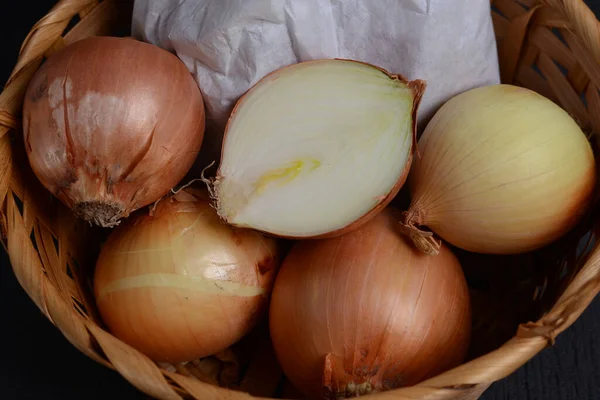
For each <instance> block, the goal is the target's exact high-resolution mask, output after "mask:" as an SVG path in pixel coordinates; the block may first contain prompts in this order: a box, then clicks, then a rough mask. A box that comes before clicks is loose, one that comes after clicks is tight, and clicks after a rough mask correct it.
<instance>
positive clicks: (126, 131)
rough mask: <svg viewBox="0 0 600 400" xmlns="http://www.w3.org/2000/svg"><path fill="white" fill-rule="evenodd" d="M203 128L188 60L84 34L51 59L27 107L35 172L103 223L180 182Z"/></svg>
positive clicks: (73, 204) (86, 216)
mask: <svg viewBox="0 0 600 400" xmlns="http://www.w3.org/2000/svg"><path fill="white" fill-rule="evenodd" d="M204 124H205V114H204V103H203V100H202V95H201V93H200V89H199V88H198V86H197V84H196V82H195V81H194V79H193V77H192V75H191V74H190V73H189V71H188V70H187V68H186V67H185V65H184V64H183V63H182V62H181V61H180V60H179V59H178V58H177V57H176V56H175V55H173V54H171V53H169V52H167V51H165V50H163V49H160V48H159V47H156V46H153V45H150V44H147V43H143V42H139V41H136V40H134V39H130V38H116V37H92V38H87V39H83V40H80V41H78V42H75V43H73V44H71V45H69V46H67V47H66V48H65V49H63V50H61V51H59V52H58V53H56V54H54V55H52V56H51V57H50V58H49V59H48V60H47V61H46V62H45V63H44V64H43V65H42V66H41V68H40V69H39V70H38V71H37V72H36V74H35V76H34V77H33V79H32V81H31V83H30V84H29V87H28V89H27V93H26V96H25V101H24V105H23V134H24V141H25V148H26V151H27V155H28V157H29V161H30V164H31V167H32V168H33V171H34V172H35V174H36V175H37V177H38V178H39V179H40V181H41V182H42V184H43V185H44V186H45V187H46V188H47V189H48V190H50V191H51V192H52V193H53V194H54V195H56V196H57V197H58V198H59V199H60V200H62V201H63V202H64V203H65V204H66V205H67V206H68V207H70V208H72V209H73V211H74V212H75V214H76V215H77V216H78V217H81V218H83V219H85V220H87V221H91V222H94V223H96V224H98V225H101V226H114V225H116V224H117V223H118V221H119V220H120V219H121V218H123V217H126V216H127V215H129V213H130V212H132V211H134V210H136V209H138V208H140V207H143V206H145V205H147V204H150V203H153V202H155V201H156V200H157V199H158V198H160V197H161V196H163V195H165V194H166V193H167V192H168V191H169V190H170V189H171V188H172V187H173V186H175V185H176V184H177V183H178V182H179V181H180V180H181V179H182V178H183V177H184V175H185V174H186V173H187V171H188V170H189V169H190V167H191V165H192V163H193V162H194V160H195V158H196V155H197V153H198V151H199V149H200V146H201V144H202V140H203V137H204Z"/></svg>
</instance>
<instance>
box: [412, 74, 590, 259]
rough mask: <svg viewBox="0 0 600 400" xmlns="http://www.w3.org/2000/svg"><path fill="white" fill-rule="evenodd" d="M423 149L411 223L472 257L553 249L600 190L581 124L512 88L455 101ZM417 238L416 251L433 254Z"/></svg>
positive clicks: (484, 90)
mask: <svg viewBox="0 0 600 400" xmlns="http://www.w3.org/2000/svg"><path fill="white" fill-rule="evenodd" d="M419 151H420V152H421V154H422V157H419V158H418V159H416V160H415V162H414V163H413V168H412V170H411V173H410V175H409V187H410V192H411V196H412V203H411V206H410V208H409V210H408V211H407V213H406V215H405V218H404V223H405V225H407V226H409V227H412V228H417V229H420V228H418V227H419V226H425V227H427V228H429V229H431V230H432V231H433V232H434V233H436V234H437V235H439V236H440V237H441V238H442V239H444V240H446V241H447V242H449V243H451V244H453V245H454V246H456V247H459V248H462V249H464V250H467V251H471V252H477V253H486V254H519V253H524V252H528V251H532V250H536V249H539V248H541V247H543V246H545V245H548V244H550V243H551V242H553V241H555V240H556V239H558V238H560V237H561V236H563V235H564V234H566V233H567V232H568V231H569V230H570V229H572V228H573V226H574V225H575V224H576V223H577V222H578V221H580V220H581V218H582V216H583V215H584V214H585V213H586V211H587V209H588V207H589V205H590V202H591V200H592V196H593V192H594V187H595V184H596V167H595V160H594V154H593V152H592V148H591V145H590V143H589V142H588V140H587V138H586V137H585V135H584V134H583V132H582V131H581V129H580V128H579V126H577V124H576V123H575V121H574V120H573V119H572V118H571V117H570V116H569V115H568V114H567V113H566V112H565V111H564V110H562V109H561V108H560V107H559V106H558V105H556V104H555V103H553V102H551V101H550V100H548V99H546V98H545V97H543V96H541V95H539V94H537V93H535V92H533V91H531V90H528V89H525V88H521V87H516V86H512V85H495V86H488V87H481V88H477V89H473V90H470V91H468V92H465V93H462V94H460V95H458V96H456V97H454V98H453V99H451V100H450V101H448V102H447V103H446V104H444V105H443V106H442V107H441V109H440V110H439V111H438V112H437V113H436V115H435V116H434V117H433V119H432V120H431V122H430V123H429V125H428V126H427V127H426V129H425V131H424V133H423V135H422V137H421V138H420V140H419ZM413 233H414V238H415V239H416V240H415V243H416V244H417V245H418V246H420V247H422V248H423V250H424V251H426V252H427V251H430V250H433V249H432V248H431V246H429V244H430V243H431V242H429V244H428V243H426V242H424V241H423V240H422V239H423V238H422V237H419V234H418V232H415V229H413ZM423 243H425V246H421V245H423ZM434 252H435V251H434Z"/></svg>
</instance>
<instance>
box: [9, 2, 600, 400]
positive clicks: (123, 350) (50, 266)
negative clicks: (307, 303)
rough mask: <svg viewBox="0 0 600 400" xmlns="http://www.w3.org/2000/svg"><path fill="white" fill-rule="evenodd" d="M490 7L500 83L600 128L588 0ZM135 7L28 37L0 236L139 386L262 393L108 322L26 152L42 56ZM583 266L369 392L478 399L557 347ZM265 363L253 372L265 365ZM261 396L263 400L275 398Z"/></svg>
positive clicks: (67, 332)
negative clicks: (452, 359)
mask: <svg viewBox="0 0 600 400" xmlns="http://www.w3.org/2000/svg"><path fill="white" fill-rule="evenodd" d="M492 5H493V9H494V11H493V20H494V25H495V30H496V36H497V40H498V51H499V55H500V67H501V73H502V81H503V82H505V83H513V84H517V85H521V86H525V87H528V88H531V89H533V90H535V91H537V92H538V93H540V94H542V95H544V96H546V97H548V98H550V99H551V100H553V101H555V102H557V103H558V104H560V105H561V106H562V107H563V108H564V109H565V110H567V111H568V112H569V113H570V114H571V115H572V116H573V117H574V118H575V119H576V121H577V122H578V123H579V124H580V126H581V127H582V129H583V130H584V132H586V133H587V134H589V135H590V137H592V135H594V134H597V133H600V92H599V89H600V24H599V23H598V21H597V19H596V18H595V16H594V15H593V14H592V12H591V11H590V10H589V9H588V8H587V7H586V6H585V5H584V4H583V2H582V1H581V0H519V1H516V0H492ZM131 10H132V0H129V1H126V0H125V1H124V0H104V1H97V0H61V1H59V2H58V4H57V5H56V6H55V7H54V8H53V9H52V10H51V11H50V12H49V13H48V15H46V16H45V17H44V18H42V19H41V20H40V21H39V22H38V23H37V24H36V25H35V26H34V27H33V29H32V30H31V32H30V34H29V35H28V36H27V38H26V39H25V41H24V43H23V46H22V48H21V52H20V56H19V60H18V63H17V65H16V66H15V68H14V70H13V73H12V75H11V77H10V79H9V81H8V83H7V84H6V87H5V88H4V91H3V92H2V94H1V95H0V200H1V201H2V208H1V212H0V228H1V234H2V243H3V245H4V246H5V248H6V250H7V251H8V254H9V256H10V261H11V264H12V267H13V269H14V272H15V274H16V277H17V279H18V280H19V283H20V284H21V286H22V287H23V288H24V289H25V291H26V292H27V294H28V295H29V296H30V297H31V299H32V300H33V301H34V302H35V304H36V305H37V306H38V307H39V309H40V310H41V312H42V313H43V314H44V315H45V316H46V317H47V318H48V319H49V320H50V321H51V322H52V323H53V324H54V325H55V326H56V327H57V328H58V329H60V331H61V332H62V333H63V334H64V336H65V337H66V338H67V340H69V341H70V342H71V343H72V344H73V345H74V346H75V347H77V348H78V349H79V350H80V351H81V352H83V353H84V354H86V355H87V356H89V357H90V358H92V359H94V360H95V361H97V362H99V363H101V364H103V365H105V366H107V367H109V368H114V369H116V370H117V371H118V372H119V373H120V374H121V375H122V376H123V377H124V378H125V379H127V380H128V381H129V382H130V383H131V384H133V385H134V386H136V387H137V388H138V389H140V390H142V391H144V392H145V393H147V394H149V395H151V396H153V397H155V398H159V399H181V398H195V399H199V400H200V399H201V400H205V399H223V400H225V399H231V400H238V399H249V398H256V397H251V396H250V395H248V394H246V393H244V392H242V391H233V390H227V389H224V388H220V387H217V386H216V385H212V384H209V383H206V382H203V381H202V380H201V379H198V376H199V375H198V372H197V371H196V370H194V367H193V365H191V364H188V365H187V366H178V367H177V368H161V367H159V366H158V365H157V364H155V363H154V362H152V361H151V360H150V359H148V358H147V357H146V356H144V355H142V354H141V353H139V352H138V351H136V350H134V349H133V348H131V347H130V346H128V345H126V344H124V343H123V342H121V341H120V340H118V339H116V338H115V337H113V336H112V335H110V334H109V333H108V332H107V331H106V330H105V329H103V328H102V325H101V323H100V322H99V321H100V319H99V317H98V315H97V314H96V311H95V307H94V300H93V297H92V296H91V292H92V290H91V281H90V277H91V276H92V274H91V270H90V268H93V265H94V260H95V257H96V255H97V254H98V251H99V240H98V236H97V231H96V230H95V229H93V228H90V227H89V226H87V225H85V224H84V223H82V222H81V221H77V220H75V219H74V217H73V216H72V214H71V212H70V211H69V210H67V209H66V208H65V207H64V206H62V205H61V204H60V203H59V202H58V201H57V200H56V199H54V198H53V197H52V196H51V195H50V194H49V193H48V192H47V191H46V190H45V189H43V187H42V186H41V185H40V184H39V182H38V181H37V179H36V177H35V176H34V175H33V174H32V172H31V170H30V169H29V165H28V162H27V159H26V156H25V154H24V148H23V146H22V138H21V131H20V119H19V118H20V113H21V106H22V102H23V96H24V93H25V89H26V87H27V84H28V82H29V80H30V79H31V77H32V76H33V74H34V73H35V71H36V70H37V68H38V67H39V66H40V64H41V63H42V62H43V60H44V59H45V57H48V56H50V55H51V54H52V53H54V52H56V51H57V50H60V49H61V48H63V47H64V46H66V45H68V44H70V43H73V42H74V41H77V40H79V39H82V38H85V37H88V36H92V35H127V34H128V29H129V24H130V18H131ZM74 19H75V20H74ZM74 22H76V24H74ZM68 27H70V29H69V28H68ZM596 138H597V136H594V139H595V140H594V142H595V141H596V140H597V139H596ZM596 144H597V143H596ZM581 261H582V262H581V263H580V264H578V265H571V266H570V267H571V268H572V269H573V272H572V273H571V274H568V279H569V282H566V283H567V284H568V285H566V286H565V290H564V291H563V292H562V293H561V296H560V297H559V298H558V299H555V300H556V301H555V302H553V307H552V308H551V309H550V310H549V311H548V312H547V313H545V314H544V315H543V317H542V318H541V319H540V320H539V321H537V322H530V323H527V324H523V325H521V326H520V327H519V329H518V331H517V332H516V334H515V336H514V337H513V338H512V339H511V340H509V341H508V342H507V343H505V344H504V345H503V346H502V347H500V348H499V349H497V350H494V351H492V352H490V353H488V354H485V355H483V356H481V357H479V358H476V359H474V360H471V361H469V362H467V363H465V364H463V365H461V366H459V367H457V368H454V369H452V370H450V371H447V372H445V373H443V374H441V375H438V376H436V377H434V378H431V379H428V380H426V381H424V382H421V383H420V384H418V385H416V386H413V387H407V388H401V389H397V390H394V391H390V392H385V393H379V394H375V395H371V396H367V397H366V398H374V399H390V400H391V399H393V400H409V399H440V400H441V399H453V400H454V399H462V400H469V399H476V398H478V397H479V396H480V395H481V393H482V392H483V391H484V390H485V389H487V388H488V387H489V385H490V384H491V383H493V382H494V381H497V380H499V379H503V378H504V377H506V376H508V375H509V374H511V373H512V372H513V371H515V370H516V369H517V368H519V367H520V366H521V365H523V364H524V363H525V362H527V361H528V360H529V359H531V358H532V357H533V356H535V355H536V354H537V353H538V352H540V351H541V350H543V349H544V348H545V347H546V346H548V345H551V344H552V343H553V341H554V339H555V337H556V336H557V335H558V334H560V333H561V332H562V331H564V330H565V329H566V328H568V327H569V326H570V325H571V324H572V323H573V322H574V321H575V320H576V319H577V318H578V317H579V315H580V314H581V313H582V312H583V311H584V309H585V308H586V307H587V306H588V305H589V303H590V302H591V301H592V299H593V298H594V297H595V296H596V294H597V293H598V292H599V291H600V247H596V248H594V249H593V250H592V251H591V252H589V254H586V255H585V258H584V259H583V260H581ZM257 363H258V366H256V367H255V370H256V369H260V363H261V360H257ZM251 369H252V367H251ZM268 386H269V385H266V386H265V387H268ZM242 389H243V387H242ZM263 391H266V389H263ZM257 393H258V396H263V397H258V398H265V399H266V398H269V397H270V396H271V395H273V392H265V393H260V391H259V392H257Z"/></svg>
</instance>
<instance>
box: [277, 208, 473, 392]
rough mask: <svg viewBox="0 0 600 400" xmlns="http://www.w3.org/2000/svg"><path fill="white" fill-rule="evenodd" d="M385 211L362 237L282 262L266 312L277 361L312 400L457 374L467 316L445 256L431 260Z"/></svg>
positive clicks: (462, 285) (312, 245)
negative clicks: (454, 370) (448, 371)
mask: <svg viewBox="0 0 600 400" xmlns="http://www.w3.org/2000/svg"><path fill="white" fill-rule="evenodd" d="M399 216H400V215H399V212H397V211H395V210H393V209H391V208H389V207H388V208H386V209H385V210H384V211H382V212H381V213H379V214H378V215H377V216H376V217H374V218H373V219H371V220H370V221H369V222H367V223H366V224H364V225H363V226H362V227H360V228H358V229H357V230H354V231H352V232H350V233H347V234H345V235H342V236H337V237H335V238H330V239H317V240H310V241H299V242H297V243H296V244H295V245H294V247H292V249H291V251H290V253H289V254H288V256H287V257H286V258H285V260H284V262H283V264H282V266H281V269H280V271H279V274H278V276H277V279H276V281H275V286H274V288H273V295H272V300H271V305H270V311H269V313H270V314H269V317H270V318H269V321H270V332H271V338H272V341H273V346H274V349H275V353H276V356H277V358H278V360H279V362H280V364H281V366H282V368H283V371H284V372H285V375H286V376H287V377H288V379H289V380H290V381H291V383H292V384H293V385H294V386H295V387H297V388H298V389H299V390H301V391H302V392H304V393H305V394H306V395H307V396H310V397H311V398H315V399H323V398H328V399H340V398H346V397H354V396H357V395H363V394H367V393H371V392H377V391H385V390H389V389H393V388H397V387H400V386H404V385H411V384H415V383H417V382H419V381H421V380H423V379H426V378H427V377H430V376H433V375H435V374H437V373H440V372H442V371H444V370H446V369H449V368H451V367H454V366H456V365H457V364H459V363H460V362H461V361H462V360H463V358H464V356H465V354H466V351H467V348H468V345H469V341H470V329H471V308H470V302H469V293H468V287H467V283H466V280H465V277H464V274H463V272H462V269H461V266H460V264H459V262H458V260H457V258H456V257H455V256H454V254H453V253H452V252H451V251H450V249H449V248H448V247H445V246H444V247H442V248H441V249H440V255H439V256H437V257H430V256H427V255H425V254H423V253H421V252H419V251H418V250H417V249H416V248H415V247H414V246H412V244H411V243H410V240H409V239H408V238H407V237H406V236H404V235H403V234H401V233H400V226H399V224H398V223H397V221H398V218H399Z"/></svg>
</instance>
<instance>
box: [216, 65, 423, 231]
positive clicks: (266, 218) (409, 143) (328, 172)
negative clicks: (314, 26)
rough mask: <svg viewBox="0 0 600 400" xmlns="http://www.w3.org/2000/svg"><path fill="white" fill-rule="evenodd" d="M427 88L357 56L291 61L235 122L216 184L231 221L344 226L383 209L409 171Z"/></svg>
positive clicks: (247, 99) (267, 227)
mask: <svg viewBox="0 0 600 400" xmlns="http://www.w3.org/2000/svg"><path fill="white" fill-rule="evenodd" d="M424 90H425V83H424V82H423V81H420V80H416V81H411V82H408V81H407V80H406V79H404V78H402V77H400V76H397V75H389V74H388V73H387V72H385V71H383V70H381V69H379V68H376V67H373V66H371V65H368V64H364V63H360V62H356V61H350V60H317V61H309V62H304V63H299V64H295V65H292V66H289V67H285V68H282V69H280V70H277V71H275V72H274V73H272V74H270V75H268V76H267V77H265V78H263V79H262V80H261V81H260V82H258V83H257V84H256V85H255V86H254V87H253V88H252V89H251V90H250V91H249V92H248V93H247V94H246V95H245V96H244V97H243V98H242V99H240V101H239V102H238V104H237V105H236V107H235V109H234V111H233V112H232V115H231V117H230V120H229V122H228V124H227V128H226V132H225V136H224V141H223V149H222V157H221V163H220V167H219V170H218V171H217V177H216V179H215V181H214V184H213V193H212V194H213V197H214V198H215V200H216V208H217V211H218V213H219V215H220V216H221V218H223V219H224V220H225V221H227V222H228V223H229V224H231V225H234V226H239V227H249V228H253V229H256V230H259V231H263V232H267V233H269V234H273V235H277V236H282V237H290V238H309V237H320V236H321V237H323V236H332V235H335V234H340V233H342V232H344V231H347V230H348V229H351V228H356V227H358V226H359V225H360V224H361V223H364V222H366V221H367V220H368V219H369V218H370V217H372V216H373V215H374V214H376V213H377V212H378V211H380V210H381V209H382V208H383V207H385V205H387V204H388V203H389V202H390V201H391V200H392V198H393V197H394V196H395V195H396V194H397V192H398V191H399V190H400V188H401V186H402V185H403V183H404V181H405V180H406V176H407V174H408V170H409V168H410V163H411V160H412V152H413V148H414V143H415V135H416V113H417V109H418V106H419V103H420V100H421V97H422V94H423V92H424Z"/></svg>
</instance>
